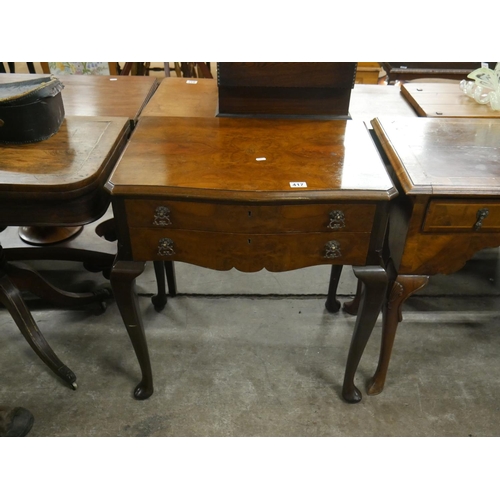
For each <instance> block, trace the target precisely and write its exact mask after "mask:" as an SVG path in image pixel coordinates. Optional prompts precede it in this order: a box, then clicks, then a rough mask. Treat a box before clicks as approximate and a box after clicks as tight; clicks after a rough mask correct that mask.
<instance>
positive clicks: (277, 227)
mask: <svg viewBox="0 0 500 500" xmlns="http://www.w3.org/2000/svg"><path fill="white" fill-rule="evenodd" d="M125 204H126V210H127V219H128V223H129V226H131V227H152V228H169V229H170V228H171V229H194V230H200V231H216V232H229V233H245V234H247V233H252V234H253V233H266V234H268V233H303V232H346V231H347V232H369V231H371V228H372V224H373V218H374V215H375V204H374V203H366V204H363V203H359V204H349V203H339V204H310V205H304V204H302V205H223V204H214V203H203V202H184V201H164V200H127V201H126V202H125Z"/></svg>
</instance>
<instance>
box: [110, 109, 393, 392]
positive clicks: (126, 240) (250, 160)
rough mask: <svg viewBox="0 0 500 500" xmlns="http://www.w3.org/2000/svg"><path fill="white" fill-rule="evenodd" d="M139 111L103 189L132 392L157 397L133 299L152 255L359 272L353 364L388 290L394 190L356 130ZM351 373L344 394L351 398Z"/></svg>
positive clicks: (336, 124)
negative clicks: (384, 255) (130, 352)
mask: <svg viewBox="0 0 500 500" xmlns="http://www.w3.org/2000/svg"><path fill="white" fill-rule="evenodd" d="M152 104H154V103H152ZM145 113H146V114H145V116H143V117H141V119H140V121H139V124H138V125H137V127H136V129H135V131H134V134H133V136H132V138H131V140H130V142H129V143H128V145H127V148H126V150H125V152H124V154H123V156H122V157H121V159H120V161H119V163H118V165H117V167H116V168H115V170H114V172H113V174H112V175H111V178H110V180H109V182H108V184H107V187H108V189H109V191H110V192H111V194H112V203H113V210H114V213H115V217H116V220H117V223H118V242H119V245H118V257H117V261H116V264H115V265H114V267H113V270H112V272H111V286H112V288H113V291H114V294H115V298H116V302H117V304H118V307H119V309H120V312H121V315H122V318H123V320H124V323H125V326H126V328H127V331H128V334H129V336H130V339H131V341H132V344H133V346H134V349H135V352H136V355H137V358H138V361H139V364H140V367H141V371H142V380H141V382H140V383H139V385H138V386H137V387H136V390H135V392H134V395H135V397H136V398H137V399H145V398H148V397H149V396H151V394H152V393H153V378H152V373H151V365H150V360H149V355H148V350H147V343H146V338H145V335H144V329H143V326H142V322H141V317H140V314H139V312H138V308H137V298H136V295H135V293H134V282H135V278H136V277H137V276H139V275H140V274H141V273H142V271H143V269H144V265H145V261H148V260H158V259H160V260H165V261H182V262H188V263H191V264H195V265H199V266H203V267H207V268H210V269H215V270H227V269H231V268H233V267H235V268H237V269H239V270H240V271H243V272H254V271H258V270H260V269H263V268H265V269H268V270H269V271H275V272H279V271H287V270H292V269H298V268H301V267H307V266H313V265H320V264H332V263H335V264H340V265H342V264H351V265H353V266H355V267H354V270H355V273H356V274H357V276H358V277H359V278H360V280H361V281H362V282H363V283H364V284H365V293H364V294H363V298H362V301H361V313H360V314H359V315H358V318H357V322H356V326H355V329H356V332H357V335H356V343H354V344H353V345H352V346H351V349H350V353H349V359H350V366H352V367H357V363H358V361H359V358H360V356H361V353H362V351H363V349H364V345H365V342H364V338H367V337H368V335H369V333H370V332H371V329H372V327H373V324H374V322H375V320H376V318H377V316H378V313H379V310H380V307H381V305H382V300H383V297H384V295H385V293H384V292H385V288H386V284H387V281H386V278H387V276H386V272H385V270H384V268H383V266H382V264H381V260H380V251H381V248H382V244H383V239H384V234H385V227H386V220H387V208H388V203H389V200H390V199H392V198H393V197H394V196H396V195H397V192H396V190H395V189H394V187H393V185H392V183H391V181H390V179H389V177H388V175H387V172H386V170H385V167H384V165H383V163H382V161H381V159H380V156H379V153H378V152H377V150H376V148H375V146H374V143H373V142H372V140H371V138H370V135H369V132H368V131H367V129H366V127H365V126H364V124H363V123H362V122H355V121H346V120H331V121H313V120H278V119H254V118H216V117H209V118H205V117H201V118H200V117H197V118H193V117H189V118H186V117H164V116H161V117H160V116H147V110H145ZM353 377H354V372H352V371H351V372H347V373H346V378H345V381H344V387H343V397H344V398H345V399H346V400H347V401H351V402H355V401H357V400H358V398H359V393H358V390H357V389H356V388H355V386H354V383H353Z"/></svg>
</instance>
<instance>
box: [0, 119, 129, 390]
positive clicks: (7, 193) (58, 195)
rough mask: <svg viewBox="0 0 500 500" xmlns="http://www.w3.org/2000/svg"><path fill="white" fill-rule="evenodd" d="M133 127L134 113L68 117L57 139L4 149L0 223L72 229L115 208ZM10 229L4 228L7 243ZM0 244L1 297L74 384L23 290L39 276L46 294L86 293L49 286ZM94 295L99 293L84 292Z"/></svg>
mask: <svg viewBox="0 0 500 500" xmlns="http://www.w3.org/2000/svg"><path fill="white" fill-rule="evenodd" d="M129 131H130V120H129V119H128V118H112V117H111V118H97V117H67V118H66V119H65V120H64V121H63V123H62V125H61V128H60V129H59V131H58V132H57V133H56V134H55V135H54V136H52V137H51V138H49V139H47V140H45V141H42V142H38V143H35V144H22V145H3V146H2V147H1V154H0V226H11V225H14V226H18V225H32V224H34V225H39V226H68V225H80V224H87V223H89V222H92V221H94V220H96V219H98V218H99V217H101V216H102V215H103V214H104V212H105V211H106V209H107V208H108V205H109V195H108V194H107V193H106V192H105V191H104V189H103V185H104V183H105V182H106V181H107V179H108V177H109V175H110V173H111V169H112V168H113V167H114V165H115V163H116V160H117V158H118V157H119V155H120V153H121V152H122V150H123V148H124V146H125V143H126V141H127V138H128V135H129ZM3 241H4V233H3V232H1V233H0V242H1V243H3ZM6 254H7V252H3V249H2V246H0V301H1V302H2V303H4V305H5V306H6V307H7V308H8V310H9V312H10V313H11V315H12V317H13V318H14V320H15V321H16V323H17V325H18V327H19V329H20V330H21V333H22V334H23V335H24V337H25V338H26V340H27V341H28V343H29V344H30V345H31V346H32V348H33V349H34V351H35V352H36V353H37V354H38V356H39V357H40V358H41V359H42V360H43V361H44V362H45V363H46V364H47V366H48V367H49V368H50V369H51V370H53V371H54V373H56V374H57V375H58V376H59V377H61V378H62V379H63V380H65V381H66V382H68V383H70V384H71V385H73V386H74V385H75V384H74V383H75V380H76V377H75V375H74V373H73V372H72V371H71V370H70V369H69V368H67V367H66V366H65V365H64V364H63V363H62V362H61V361H60V360H59V358H58V357H57V356H56V355H55V353H54V352H53V351H52V349H51V348H50V346H49V345H48V344H47V343H46V341H45V339H44V337H43V335H42V334H41V332H40V330H39V329H38V327H37V325H36V323H35V321H34V320H33V318H32V316H31V314H30V312H29V310H28V309H27V307H26V306H25V304H24V301H23V300H22V298H21V295H20V292H19V288H22V285H23V283H25V281H26V280H31V281H33V280H34V281H35V284H36V285H37V286H38V288H39V289H40V290H41V291H42V292H47V293H48V294H49V295H50V297H51V299H52V300H54V301H56V302H58V303H60V304H62V305H70V304H73V303H75V302H78V303H82V301H81V300H80V299H81V298H82V297H77V296H76V295H75V294H69V293H66V294H65V293H63V292H62V291H61V290H57V289H55V288H53V287H50V286H49V285H48V284H47V283H45V282H44V281H43V280H42V279H41V278H38V277H37V275H36V273H34V272H33V271H30V270H29V269H28V268H24V267H23V266H20V265H19V266H17V265H16V266H14V265H12V264H9V262H7V258H6ZM83 298H86V299H88V300H89V301H92V300H95V296H94V294H88V297H83Z"/></svg>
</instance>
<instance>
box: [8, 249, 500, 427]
mask: <svg viewBox="0 0 500 500" xmlns="http://www.w3.org/2000/svg"><path fill="white" fill-rule="evenodd" d="M499 257H500V256H499V251H498V249H491V250H485V251H482V252H480V253H479V254H478V255H477V256H476V257H475V258H474V259H472V260H471V261H470V262H469V263H467V265H466V266H465V268H464V269H463V270H462V271H460V272H458V273H456V274H454V275H451V276H435V277H433V278H431V281H430V284H429V285H428V286H427V287H426V288H425V289H424V290H422V291H421V292H419V293H418V294H416V295H415V296H414V297H412V298H410V299H409V300H408V302H407V303H406V305H405V307H404V321H403V323H402V324H401V325H400V327H399V330H398V335H397V338H396V343H395V348H394V353H393V357H392V362H391V366H390V369H389V375H388V380H387V383H386V387H385V390H384V392H383V393H382V394H380V395H378V396H367V395H366V392H365V390H364V385H365V382H366V381H367V379H368V378H369V377H370V375H372V373H373V371H374V369H375V366H376V362H377V358H378V347H379V341H380V328H381V323H380V318H379V321H378V322H377V325H376V327H375V330H374V332H373V335H372V338H371V339H370V342H369V344H368V346H367V349H366V351H365V355H364V357H363V359H362V361H361V364H360V367H359V369H358V375H357V379H356V383H357V385H358V387H359V388H360V389H362V391H363V394H364V397H363V400H362V401H361V403H359V404H357V405H349V404H346V403H345V402H344V401H343V400H342V399H341V397H340V389H341V384H342V380H343V371H344V366H345V360H346V355H347V350H348V347H349V342H350V337H351V333H352V330H353V327H354V322H355V318H353V317H351V316H349V315H347V314H346V313H344V312H339V313H337V314H333V315H332V314H329V313H328V312H326V310H325V309H324V301H325V296H326V290H327V286H328V278H329V268H328V267H315V268H308V269H303V270H299V271H293V272H287V273H279V274H272V273H268V272H266V271H261V272H258V273H254V274H243V273H240V272H238V271H234V270H233V271H228V272H216V271H210V270H205V269H200V268H198V267H195V266H191V265H187V264H182V263H177V264H176V272H177V280H178V290H179V295H178V296H177V297H175V298H170V299H169V301H168V304H167V306H166V307H165V309H164V310H163V311H162V312H160V313H158V312H156V311H155V310H154V308H153V306H152V304H151V300H150V298H151V295H153V294H154V293H155V279H154V273H153V266H152V265H151V264H150V263H148V265H147V267H146V271H145V273H144V274H143V275H142V276H140V277H139V279H138V280H137V291H138V293H139V303H140V307H141V310H142V313H143V319H144V326H145V330H146V335H147V339H148V343H149V349H150V354H151V359H152V365H153V374H154V380H155V392H154V394H153V396H152V397H151V398H150V399H149V400H146V401H136V400H134V399H133V397H132V391H133V388H134V387H135V385H136V383H137V382H138V381H139V380H140V375H139V368H138V364H137V361H136V358H135V355H134V353H133V351H132V347H131V344H130V341H129V339H128V336H127V334H126V331H125V328H124V326H123V324H122V321H121V318H120V315H119V313H118V310H117V307H116V304H115V303H114V302H113V301H110V303H109V305H108V307H107V310H106V311H105V312H104V313H99V312H98V311H97V310H95V309H94V308H92V307H91V308H87V309H83V310H61V309H54V308H53V307H51V306H50V305H48V304H44V303H41V302H39V301H37V300H34V299H33V298H32V297H29V296H27V297H26V298H27V300H28V303H29V305H30V307H31V309H32V311H33V315H34V317H35V319H36V321H37V322H38V325H39V326H40V328H41V330H42V331H43V332H44V334H45V336H46V338H47V340H48V341H49V343H50V344H51V346H52V348H53V349H54V350H55V352H56V353H57V354H58V356H59V357H60V358H61V360H62V361H63V362H64V363H65V364H66V365H67V366H69V367H70V368H71V369H72V370H73V371H74V372H75V373H76V375H77V377H78V380H77V383H78V389H77V390H76V391H73V390H71V389H69V388H68V387H67V386H66V385H64V383H62V382H61V381H60V380H59V379H58V378H57V377H55V375H53V373H52V372H51V371H50V370H49V369H48V368H47V367H46V366H45V365H44V364H43V363H42V362H41V361H40V360H39V359H38V357H37V356H36V355H35V354H34V353H33V352H32V350H31V348H30V347H29V346H28V344H27V342H26V341H25V340H24V338H23V337H22V336H21V335H20V333H19V331H18V330H17V327H16V326H15V324H14V322H13V320H12V319H11V317H10V315H9V314H8V312H7V311H6V310H5V309H0V331H1V335H0V377H1V381H2V383H1V386H0V402H1V403H2V404H4V405H11V406H24V407H26V408H29V409H30V410H31V411H32V413H33V414H34V415H35V425H34V427H33V429H32V432H31V433H30V436H499V435H500V412H499V407H500V403H499V402H498V401H497V399H496V396H497V395H498V393H499V392H500V364H499V363H498V358H499V356H500V335H499V334H498V331H497V325H498V320H499V317H500V311H499V305H500V285H499V283H500V281H499V278H500V273H499ZM31 264H32V265H33V267H35V268H37V269H38V270H40V272H42V274H44V275H45V276H46V277H47V278H48V279H50V280H51V281H52V282H53V283H54V284H58V285H59V286H61V287H64V288H65V289H67V290H70V291H84V290H88V289H92V288H94V287H95V286H104V285H105V284H106V280H105V279H104V278H103V277H102V276H101V275H100V274H92V273H88V272H87V271H85V270H84V269H83V267H82V266H81V265H79V264H74V263H59V264H58V265H57V266H56V267H54V265H53V264H49V263H41V262H32V263H31ZM354 291H355V279H354V276H353V273H352V270H351V269H350V268H349V267H346V268H344V271H343V274H342V280H341V283H340V287H339V296H340V297H339V298H340V300H341V302H343V301H345V300H348V299H349V298H350V297H351V296H352V294H353V293H354Z"/></svg>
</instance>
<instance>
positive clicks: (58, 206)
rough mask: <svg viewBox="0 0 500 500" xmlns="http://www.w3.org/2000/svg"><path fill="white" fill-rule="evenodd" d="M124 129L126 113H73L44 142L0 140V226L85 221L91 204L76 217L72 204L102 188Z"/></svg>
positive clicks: (124, 136)
mask: <svg viewBox="0 0 500 500" xmlns="http://www.w3.org/2000/svg"><path fill="white" fill-rule="evenodd" d="M129 129H130V121H129V119H128V118H117V117H116V118H99V117H85V116H73V117H66V118H65V119H64V121H63V123H62V125H61V128H60V129H59V131H58V132H57V133H56V134H55V135H53V136H52V137H50V138H49V139H47V140H45V141H42V142H38V143H34V144H22V145H14V144H10V145H2V147H1V148H0V149H1V154H0V225H1V224H4V225H13V226H16V225H25V224H83V223H85V222H88V219H89V217H91V216H90V213H92V214H94V212H95V210H94V208H92V207H90V206H89V207H84V206H82V207H81V209H82V210H83V212H82V214H81V215H80V216H78V215H77V213H74V212H72V210H71V207H72V205H71V204H72V203H73V204H74V203H75V200H80V199H83V198H84V197H85V196H87V195H88V194H90V193H92V192H96V191H102V186H103V185H104V183H105V181H106V180H107V178H108V177H109V174H110V172H111V169H112V168H113V167H114V164H115V162H116V160H117V156H118V154H119V153H120V151H121V150H122V149H123V147H124V145H125V143H126V140H127V137H128V134H129ZM98 198H99V199H100V198H102V196H101V195H99V196H98ZM95 201H96V203H97V206H100V205H101V204H102V203H103V201H102V200H101V201H99V202H98V200H95ZM108 203H109V200H108ZM106 205H107V204H106ZM65 207H67V210H66V208H65ZM84 208H85V209H84ZM88 211H90V213H89V212H88ZM98 211H99V210H98ZM75 219H76V220H75ZM79 219H80V220H79Z"/></svg>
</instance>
